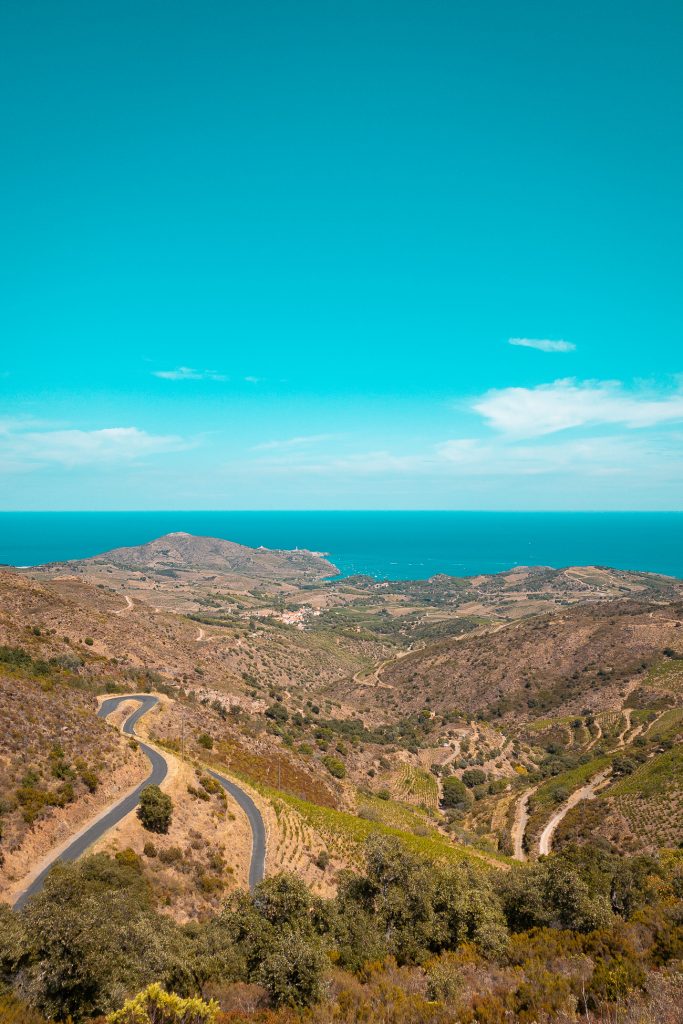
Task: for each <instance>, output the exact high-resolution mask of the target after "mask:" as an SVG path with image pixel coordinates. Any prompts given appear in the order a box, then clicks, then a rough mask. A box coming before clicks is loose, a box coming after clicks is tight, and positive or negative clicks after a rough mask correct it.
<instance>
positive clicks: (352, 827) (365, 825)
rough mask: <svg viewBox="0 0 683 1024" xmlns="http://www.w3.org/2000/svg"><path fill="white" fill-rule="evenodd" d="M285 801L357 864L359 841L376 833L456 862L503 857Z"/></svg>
mask: <svg viewBox="0 0 683 1024" xmlns="http://www.w3.org/2000/svg"><path fill="white" fill-rule="evenodd" d="M284 799H285V801H286V803H288V804H289V805H290V806H291V807H293V808H294V809H295V810H296V811H297V812H298V813H299V814H300V815H301V817H302V818H303V820H304V821H305V822H306V824H308V825H309V826H310V827H311V828H312V829H313V830H314V831H315V832H316V833H317V834H318V835H319V836H321V837H322V838H323V839H324V840H325V842H326V843H327V844H328V845H329V849H330V851H331V852H334V853H335V854H336V855H338V856H339V857H340V858H341V859H344V860H346V861H348V862H349V863H352V864H356V865H358V866H360V865H361V864H362V860H363V845H364V843H365V841H366V839H367V838H368V837H369V836H371V835H373V834H376V833H380V834H383V835H390V836H395V837H396V838H397V839H400V840H401V842H402V843H404V844H405V845H406V846H407V847H408V848H409V849H410V850H412V851H413V852H415V853H418V854H420V855H422V856H423V857H427V858H430V859H433V860H436V861H446V862H450V863H458V862H460V861H463V860H467V861H470V862H471V863H472V864H476V865H479V866H484V867H486V866H487V865H489V866H493V865H494V864H495V863H496V861H497V862H499V863H500V864H501V866H502V865H504V864H505V863H507V858H505V857H503V856H501V855H495V856H494V855H488V854H487V855H486V857H484V856H483V855H481V854H479V853H477V852H476V851H475V850H473V849H470V848H468V847H465V846H455V845H454V844H452V843H449V842H448V840H447V839H445V838H443V837H442V836H441V835H439V834H438V833H437V832H436V831H431V832H430V833H429V834H427V835H420V836H417V835H415V834H414V833H412V832H406V831H403V830H402V829H399V828H395V827H392V826H390V825H385V824H383V823H382V822H380V821H369V820H368V819H367V818H361V817H358V816H357V815H355V814H350V813H349V812H347V811H336V810H333V809H332V808H331V807H321V806H319V805H318V804H312V803H308V802H307V801H305V800H298V799H297V798H296V797H289V796H288V797H285V798H284Z"/></svg>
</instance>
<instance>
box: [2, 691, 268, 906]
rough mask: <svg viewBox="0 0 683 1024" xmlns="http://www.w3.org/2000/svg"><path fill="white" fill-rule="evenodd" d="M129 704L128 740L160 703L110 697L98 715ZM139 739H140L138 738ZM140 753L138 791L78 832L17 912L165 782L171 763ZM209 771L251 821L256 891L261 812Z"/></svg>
mask: <svg viewBox="0 0 683 1024" xmlns="http://www.w3.org/2000/svg"><path fill="white" fill-rule="evenodd" d="M127 701H136V702H137V703H138V704H139V705H140V706H139V707H138V708H136V709H135V711H133V713H132V714H131V715H129V716H128V718H127V719H126V721H125V722H124V723H123V727H122V732H123V733H124V734H125V735H126V736H135V735H136V733H135V726H136V725H137V723H138V722H139V721H140V719H141V718H142V716H143V715H146V714H147V712H148V711H151V709H152V708H153V707H155V706H156V705H157V704H158V703H159V700H158V698H157V697H154V696H152V695H151V694H146V693H145V694H129V693H127V694H124V695H122V696H120V697H108V698H107V699H106V700H104V701H102V704H101V705H100V709H99V711H98V712H97V716H98V718H107V717H108V716H109V715H111V714H112V712H113V711H115V710H116V709H117V708H118V707H119V705H120V704H124V703H126V702H127ZM136 738H137V737H136ZM138 744H139V746H140V749H141V750H142V752H143V753H144V754H145V756H146V757H147V760H148V761H149V763H150V765H151V769H152V770H151V772H150V774H149V775H148V776H147V778H146V779H145V780H144V782H141V783H140V784H139V785H138V786H136V787H135V789H133V790H132V791H131V792H130V793H128V794H127V795H126V796H124V797H123V799H121V800H119V801H118V803H115V804H114V805H113V806H112V807H110V808H108V809H107V810H105V811H103V813H102V814H101V815H100V816H99V817H98V818H96V819H95V821H93V822H91V823H90V824H89V825H86V826H85V828H83V829H82V830H81V831H80V832H78V833H77V834H76V835H75V836H74V837H73V838H72V839H71V841H70V842H68V844H67V845H66V846H65V847H63V848H62V849H61V850H60V851H59V852H58V853H56V854H55V855H54V857H51V858H50V860H49V862H48V863H47V864H46V865H45V866H44V867H43V868H42V870H41V871H40V873H39V874H38V875H36V877H35V878H34V879H33V880H32V882H31V883H30V885H28V886H27V887H26V889H24V891H23V892H22V893H21V894H20V896H19V897H18V898H17V900H16V901H15V903H14V908H15V910H20V909H21V908H22V907H23V906H24V904H25V903H26V901H27V900H28V899H29V898H30V897H31V896H33V895H34V894H35V893H37V892H39V891H40V889H42V887H43V883H44V881H45V878H46V877H47V875H48V873H49V871H50V870H51V868H53V867H54V865H55V864H56V863H57V862H58V861H74V860H77V859H78V857H80V856H81V855H82V854H83V853H85V851H86V850H87V849H88V847H90V846H92V844H93V843H95V842H97V840H98V839H100V838H101V837H102V836H103V835H104V834H105V833H106V832H108V831H109V829H110V828H113V827H114V825H118V823H119V822H120V821H121V820H122V819H123V818H125V817H126V815H127V814H130V812H131V811H132V810H134V809H135V807H136V806H137V804H138V801H139V799H140V794H141V793H142V791H143V789H145V788H146V787H147V786H153V785H157V786H158V785H159V784H160V783H161V782H163V781H164V779H165V778H166V775H167V774H168V761H167V760H166V758H165V757H164V755H163V754H162V753H161V752H160V751H159V750H156V749H155V748H154V747H151V746H149V745H148V744H147V743H143V741H142V740H140V739H138ZM207 770H208V771H210V774H211V775H212V776H213V777H214V778H215V779H216V781H217V782H219V783H220V784H221V786H223V788H224V789H225V790H227V792H228V793H230V795H231V796H232V797H234V799H235V800H236V801H237V803H238V804H239V806H240V807H241V808H242V810H243V811H244V813H245V814H246V816H247V820H248V821H249V827H250V828H251V834H252V851H251V863H250V865H249V888H250V889H253V888H254V886H255V885H257V884H258V883H259V882H260V881H261V880H262V879H263V876H264V874H265V860H266V830H265V825H264V823H263V818H262V817H261V812H260V811H259V809H258V807H257V806H256V804H255V803H254V801H253V800H252V799H251V797H250V796H249V795H248V794H247V793H245V792H244V790H243V789H240V787H239V786H237V785H236V784H235V783H234V782H231V781H230V780H229V779H226V778H224V776H222V775H219V774H218V773H217V772H214V771H211V770H210V769H207Z"/></svg>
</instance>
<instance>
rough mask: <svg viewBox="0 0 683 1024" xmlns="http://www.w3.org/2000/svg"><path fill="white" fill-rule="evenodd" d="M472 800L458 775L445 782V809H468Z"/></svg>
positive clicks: (450, 776) (451, 776)
mask: <svg viewBox="0 0 683 1024" xmlns="http://www.w3.org/2000/svg"><path fill="white" fill-rule="evenodd" d="M471 800H472V797H471V796H470V792H469V790H468V788H467V786H466V785H465V783H464V782H461V781H460V779H459V778H458V777H457V775H449V776H448V778H446V779H444V780H443V805H444V807H467V806H468V805H469V804H470V802H471Z"/></svg>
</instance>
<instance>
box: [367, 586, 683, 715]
mask: <svg viewBox="0 0 683 1024" xmlns="http://www.w3.org/2000/svg"><path fill="white" fill-rule="evenodd" d="M682 619H683V604H682V603H680V602H674V603H667V604H659V603H654V602H651V601H647V600H642V601H638V602H636V601H633V600H616V601H611V602H608V603H598V604H590V605H576V606H573V607H571V608H567V609H565V610H563V611H561V612H551V613H546V614H545V615H539V616H534V617H532V618H529V619H525V620H522V621H520V622H518V623H516V624H514V625H507V626H504V627H501V628H500V629H498V630H496V631H495V632H484V633H481V634H479V635H476V636H465V637H463V638H462V639H451V638H448V639H445V640H441V641H439V642H437V643H434V644H431V645H427V646H425V647H424V648H423V649H421V650H418V651H415V652H413V653H411V654H408V655H407V656H406V657H404V658H401V659H400V660H396V661H394V662H393V663H391V664H389V665H388V666H387V667H386V668H384V669H383V670H382V671H381V673H380V676H379V679H380V681H381V682H382V683H383V684H384V685H385V686H387V687H390V688H391V693H390V695H389V697H388V698H387V697H386V696H385V699H389V700H392V701H394V702H397V703H400V704H401V706H402V707H404V708H405V707H408V708H419V707H421V706H424V705H425V704H426V705H428V706H430V707H432V708H434V709H436V710H447V709H453V708H455V709H459V710H461V711H464V712H465V713H467V714H472V715H474V714H479V713H481V714H483V715H485V717H487V718H504V719H508V720H514V719H519V718H520V717H538V716H540V715H541V714H545V713H547V712H550V711H552V712H553V713H554V714H560V713H564V714H573V713H578V712H580V711H581V710H582V709H583V708H584V707H586V708H589V709H592V710H600V709H607V708H610V707H616V706H621V703H622V700H623V698H624V697H625V696H626V695H627V694H628V693H629V692H631V691H637V690H638V687H639V684H640V683H641V682H642V679H643V677H644V675H645V673H646V671H647V669H648V667H649V666H650V665H651V664H652V663H653V661H654V660H655V659H657V658H658V657H659V656H660V655H661V654H662V651H664V650H665V649H673V650H677V651H682V650H683V630H682V629H681V620H682ZM652 685H653V686H654V687H655V688H656V683H655V684H652Z"/></svg>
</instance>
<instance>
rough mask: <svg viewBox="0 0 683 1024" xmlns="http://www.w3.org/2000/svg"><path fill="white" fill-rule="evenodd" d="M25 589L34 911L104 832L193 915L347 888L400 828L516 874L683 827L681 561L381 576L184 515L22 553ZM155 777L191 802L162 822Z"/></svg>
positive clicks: (18, 873) (19, 733)
mask: <svg viewBox="0 0 683 1024" xmlns="http://www.w3.org/2000/svg"><path fill="white" fill-rule="evenodd" d="M235 549H238V550H235ZM0 594H1V605H0V609H1V610H0V700H1V701H2V711H3V724H4V725H5V728H4V730H3V738H2V742H1V747H0V756H1V761H0V809H1V821H2V840H1V842H0V884H1V885H2V893H3V899H4V900H5V901H7V902H9V903H11V904H12V903H13V904H14V905H15V906H16V907H17V909H22V908H24V907H25V906H30V905H31V903H32V900H31V898H32V897H34V898H35V895H36V893H39V892H40V891H41V889H42V887H43V885H45V884H48V885H49V884H50V883H49V881H48V882H46V879H48V880H49V878H51V877H52V876H51V875H50V874H49V869H50V868H51V867H52V866H53V864H54V863H55V862H56V861H57V860H65V861H73V860H74V859H75V858H77V857H83V855H91V854H95V855H98V856H99V855H106V856H107V857H109V858H113V860H114V862H115V863H117V864H120V865H123V866H128V867H130V868H131V869H134V871H135V872H137V873H138V874H139V876H140V877H141V879H143V880H144V884H145V886H146V887H148V889H149V892H150V893H151V894H152V897H153V899H154V901H155V903H156V905H157V906H158V908H159V913H160V914H161V915H162V916H163V917H165V918H167V919H169V920H170V921H172V922H174V923H175V924H174V927H175V926H180V927H186V926H187V927H190V926H192V925H193V922H194V923H201V922H206V921H208V920H211V918H212V915H216V914H219V915H220V913H221V912H222V911H221V907H223V906H225V905H227V904H226V901H228V903H229V902H230V901H231V900H235V899H239V898H240V897H239V894H240V892H242V891H245V890H249V889H254V887H255V886H257V888H256V890H255V891H256V892H257V893H258V891H259V889H258V883H259V882H260V880H261V878H262V877H263V876H264V875H265V877H266V879H271V880H273V881H275V880H276V879H278V878H279V877H280V876H281V873H282V872H285V873H288V875H291V876H293V877H295V878H297V879H299V880H300V882H301V883H302V884H303V883H305V885H306V887H307V890H308V891H309V892H310V893H311V894H312V896H313V897H314V898H316V899H322V900H333V899H337V900H338V899H339V898H340V893H341V892H343V891H344V886H345V885H346V882H345V879H347V877H348V873H349V871H353V872H363V871H365V870H367V869H368V863H369V862H368V859H367V858H368V850H369V849H371V848H372V844H373V843H375V844H376V843H384V844H394V843H395V844H398V847H397V848H398V849H401V850H402V851H404V854H403V855H405V856H406V857H411V858H417V860H418V861H419V862H427V863H429V864H432V865H434V867H435V870H436V869H437V868H438V870H439V871H442V870H443V871H456V872H458V871H466V872H468V873H469V875H468V877H472V878H481V879H482V880H485V879H488V881H482V882H481V884H485V885H492V886H494V888H496V890H499V889H500V888H501V887H503V889H505V886H508V885H509V886H512V885H513V882H512V881H510V882H509V883H508V882H506V881H505V880H506V879H508V878H509V879H516V878H517V877H518V873H519V872H520V871H521V872H534V871H539V870H540V871H541V872H542V871H544V870H545V868H544V865H546V864H553V863H555V862H557V863H560V861H561V859H562V858H566V857H570V858H571V857H576V856H581V857H583V856H586V857H591V856H594V855H598V854H599V855H600V856H606V857H610V858H623V857H641V858H642V857H650V858H661V857H672V856H674V857H675V856H677V853H676V851H677V850H678V848H680V847H681V845H682V844H683V761H682V760H681V750H682V749H683V746H682V744H681V740H682V739H683V639H682V638H683V627H682V621H683V584H681V582H680V581H678V580H674V579H671V578H666V577H657V576H649V575H647V574H642V573H635V574H631V573H626V572H617V571H611V570H607V569H604V568H601V569H591V568H582V569H576V568H571V569H566V570H561V571H556V570H548V569H544V568H534V567H527V568H523V569H519V570H514V571H511V572H508V573H502V574H500V576H498V577H476V578H472V579H462V580H461V579H456V578H450V577H435V578H434V579H432V580H426V581H407V582H396V583H385V582H382V583H377V582H376V581H374V580H371V579H369V578H366V577H347V578H344V577H339V576H338V575H336V574H335V571H334V567H333V566H331V565H330V564H329V563H327V562H325V561H324V560H323V559H321V558H320V556H318V555H315V554H309V553H305V552H296V553H281V552H273V553H266V554H264V553H263V552H258V551H255V552H252V553H250V552H249V550H248V549H240V548H239V546H236V545H230V544H228V542H223V541H213V540H211V539H206V538H191V537H189V536H187V535H180V536H179V537H178V536H176V535H173V536H171V537H170V538H160V540H159V541H155V542H152V543H151V544H148V545H144V546H143V547H141V548H139V549H128V550H126V551H125V552H123V553H122V552H112V553H109V554H107V555H102V556H98V557H97V558H94V559H89V560H86V561H84V562H82V563H65V564H62V565H50V566H44V567H37V568H35V569H24V570H5V571H2V572H1V573H0ZM150 761H151V763H152V774H151V775H150ZM150 784H152V786H153V788H155V789H156V786H158V787H159V793H160V797H159V799H161V800H163V799H166V800H167V801H168V803H169V806H172V817H171V818H170V823H169V825H168V828H167V829H166V830H165V831H163V833H161V834H158V835H153V836H150V833H149V831H148V830H147V829H146V827H145V826H144V824H143V821H142V819H141V817H140V804H139V801H140V798H141V793H142V792H143V791H144V790H145V789H146V788H148V787H149V786H150ZM581 850H583V851H584V852H583V853H580V854H579V853H576V852H572V851H581ZM79 863H80V862H79ZM83 863H84V864H87V863H88V856H85V860H83ZM126 869H127V868H126ZM75 870H78V868H76V869H75ZM529 877H531V875H530V876H529ZM264 884H266V883H264ZM477 884H479V883H477ZM514 884H515V885H516V884H517V882H515V883H514Z"/></svg>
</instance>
